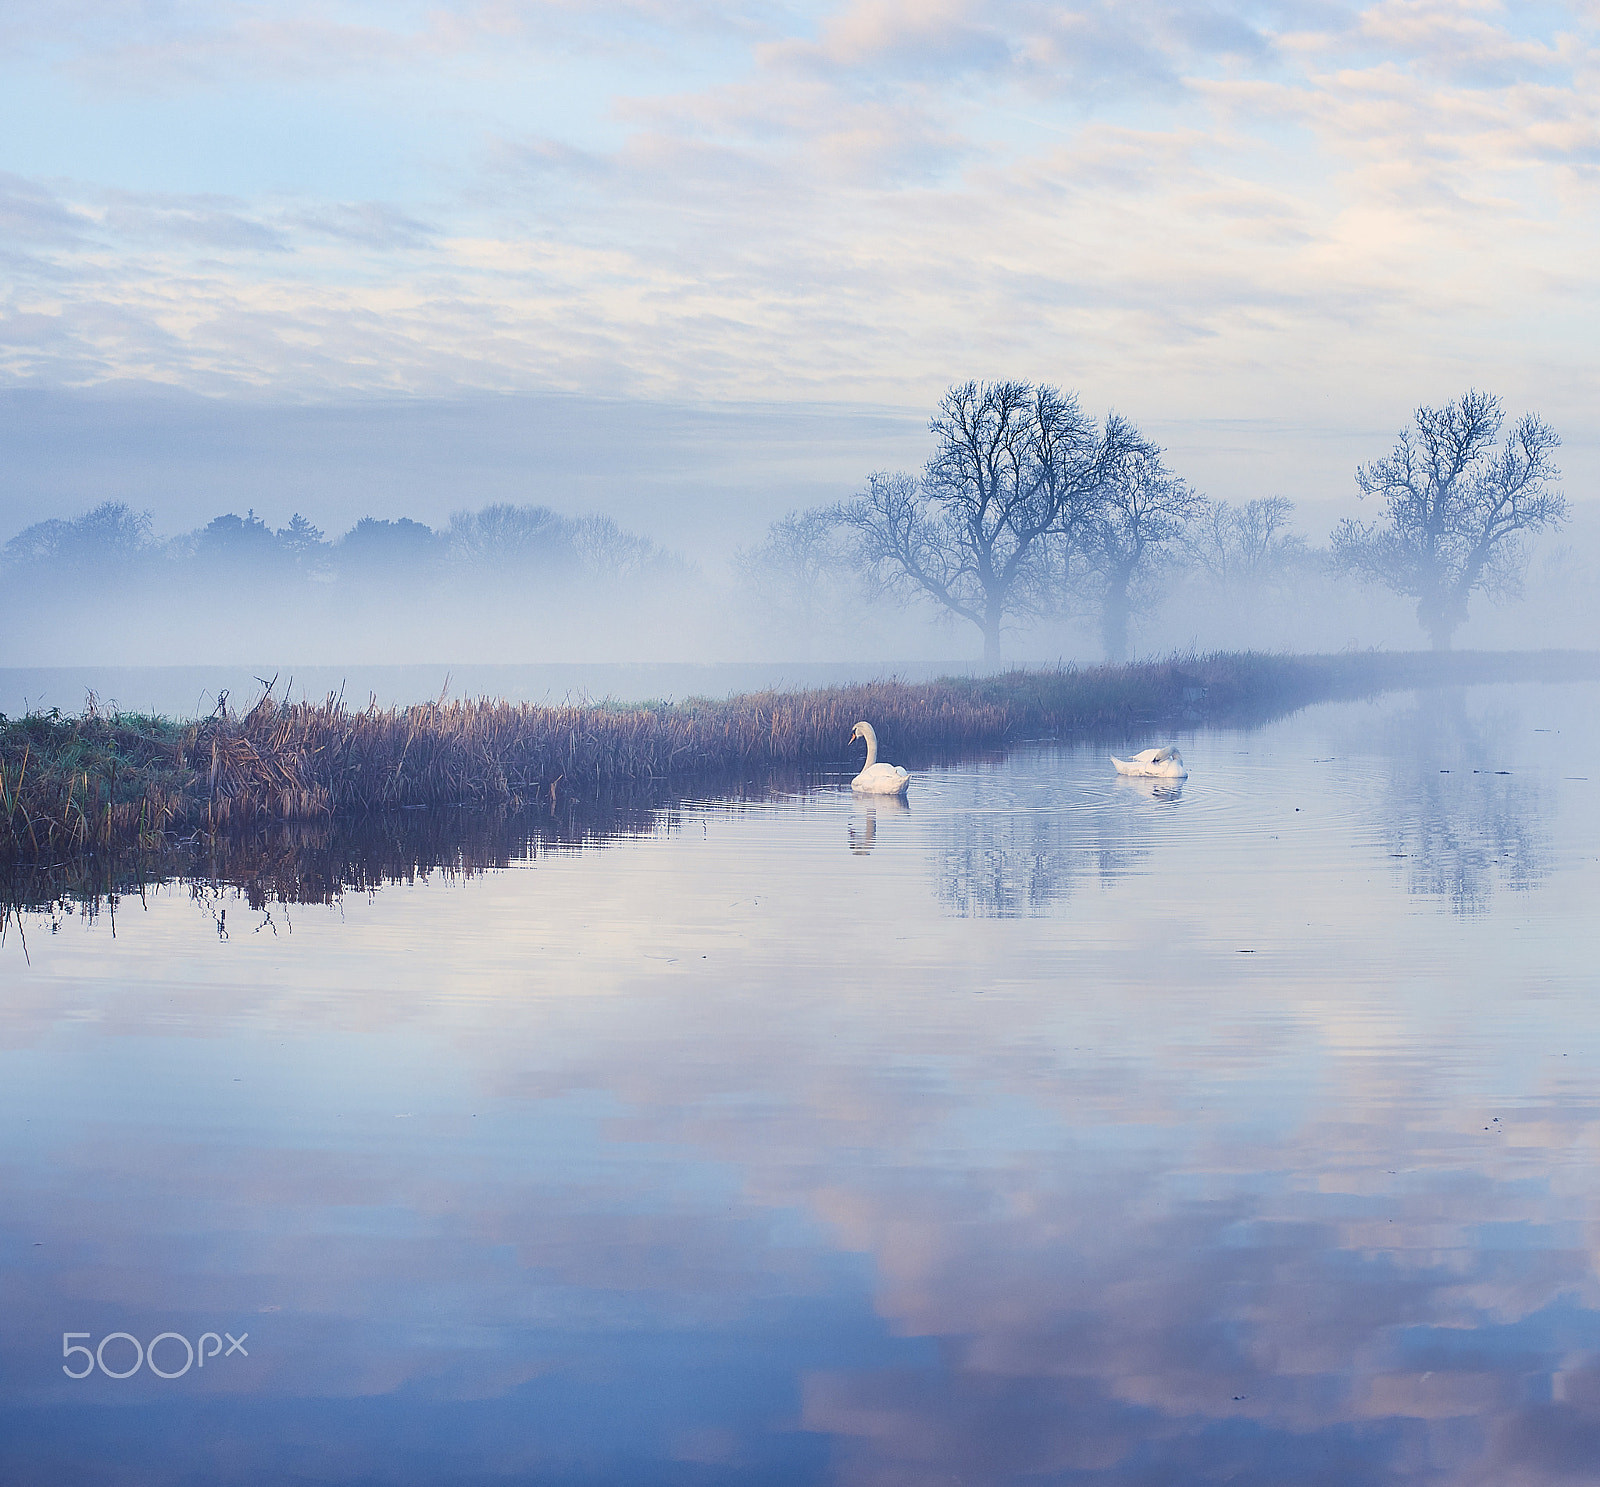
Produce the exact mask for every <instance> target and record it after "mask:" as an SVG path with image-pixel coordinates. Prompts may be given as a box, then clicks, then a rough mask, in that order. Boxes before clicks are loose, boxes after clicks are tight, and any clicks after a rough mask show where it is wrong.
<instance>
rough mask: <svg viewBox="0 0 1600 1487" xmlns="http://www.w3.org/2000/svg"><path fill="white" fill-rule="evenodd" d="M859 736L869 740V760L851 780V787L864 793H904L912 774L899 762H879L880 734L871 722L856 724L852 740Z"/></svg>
mask: <svg viewBox="0 0 1600 1487" xmlns="http://www.w3.org/2000/svg"><path fill="white" fill-rule="evenodd" d="M858 738H864V739H866V741H867V762H866V764H865V765H864V766H863V767H862V770H861V773H860V774H858V775H857V776H856V777H855V778H854V779H853V780H851V781H850V788H851V789H852V790H859V791H860V792H861V793H862V794H863V795H904V794H905V793H906V786H907V785H909V784H910V783H911V776H910V775H909V774H908V773H907V772H906V771H905V770H903V769H901V768H900V766H899V765H898V764H879V763H878V735H877V734H876V733H874V732H873V731H872V724H871V723H857V724H856V726H855V730H854V731H853V732H852V733H851V735H850V742H851V743H854V742H855V741H856V740H857V739H858Z"/></svg>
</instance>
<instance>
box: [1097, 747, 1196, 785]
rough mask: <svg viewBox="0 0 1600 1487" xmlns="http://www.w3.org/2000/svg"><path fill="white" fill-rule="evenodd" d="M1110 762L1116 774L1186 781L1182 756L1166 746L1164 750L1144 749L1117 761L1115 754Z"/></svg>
mask: <svg viewBox="0 0 1600 1487" xmlns="http://www.w3.org/2000/svg"><path fill="white" fill-rule="evenodd" d="M1111 762H1112V763H1113V764H1115V765H1116V766H1117V773H1118V774H1140V775H1159V776H1160V777H1161V778H1162V779H1166V780H1186V779H1188V778H1189V771H1188V770H1187V769H1185V768H1184V767H1183V755H1182V754H1180V753H1179V752H1178V751H1177V750H1176V749H1175V748H1173V747H1171V745H1168V746H1167V747H1166V748H1164V749H1146V750H1145V751H1144V753H1142V754H1135V755H1134V756H1133V758H1131V759H1119V758H1117V756H1116V755H1115V754H1113V755H1112V756H1111Z"/></svg>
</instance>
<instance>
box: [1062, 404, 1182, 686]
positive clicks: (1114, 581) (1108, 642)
mask: <svg viewBox="0 0 1600 1487" xmlns="http://www.w3.org/2000/svg"><path fill="white" fill-rule="evenodd" d="M1103 442H1104V443H1105V444H1106V445H1107V447H1108V448H1110V449H1112V450H1114V451H1115V453H1114V455H1113V456H1112V458H1111V459H1110V460H1109V461H1108V463H1107V465H1106V468H1105V470H1104V472H1103V475H1102V478H1101V480H1100V482H1099V484H1098V486H1097V489H1096V496H1097V499H1096V500H1095V502H1094V505H1093V506H1092V507H1091V508H1090V510H1089V511H1088V512H1086V513H1085V515H1084V517H1083V519H1082V521H1081V522H1080V523H1079V529H1078V533H1077V537H1076V540H1075V541H1073V542H1072V543H1071V548H1070V550H1069V551H1068V552H1067V554H1066V560H1065V563H1064V566H1065V567H1066V568H1067V570H1068V571H1069V572H1070V571H1071V568H1072V567H1073V566H1074V560H1075V559H1076V560H1077V562H1079V563H1081V565H1082V568H1083V569H1084V570H1085V571H1086V573H1087V574H1088V576H1089V579H1090V583H1091V585H1092V587H1093V589H1094V590H1095V592H1096V598H1097V600H1098V608H1099V611H1100V634H1101V638H1102V640H1103V641H1104V644H1105V652H1106V660H1108V661H1126V660H1127V659H1128V625H1129V621H1130V620H1131V619H1132V615H1133V606H1134V603H1135V599H1136V598H1138V597H1149V596H1150V595H1151V590H1152V588H1153V585H1154V581H1155V579H1156V577H1157V575H1158V573H1159V572H1160V570H1161V569H1162V568H1163V567H1164V566H1166V564H1167V563H1168V561H1169V560H1170V558H1171V554H1172V550H1173V548H1174V546H1175V544H1176V543H1177V542H1178V540H1179V539H1180V538H1181V537H1182V536H1183V533H1184V528H1185V526H1186V525H1187V523H1188V522H1189V521H1190V520H1191V519H1192V518H1194V517H1195V516H1196V515H1198V514H1199V513H1200V511H1201V510H1202V509H1203V507H1204V504H1205V503H1204V497H1202V496H1200V495H1199V494H1198V493H1197V492H1195V491H1193V490H1191V489H1190V487H1189V486H1188V484H1187V483H1186V482H1185V481H1183V480H1180V479H1179V478H1178V477H1177V476H1175V475H1174V474H1173V473H1172V472H1171V471H1170V470H1168V469H1167V467H1166V465H1165V464H1164V463H1163V462H1162V459H1161V451H1160V450H1159V449H1158V448H1157V447H1156V446H1155V445H1154V444H1152V443H1150V442H1149V440H1147V439H1144V438H1143V437H1141V436H1140V434H1139V432H1138V430H1137V429H1135V428H1134V427H1133V425H1132V424H1131V423H1129V422H1128V421H1127V420H1126V419H1124V418H1121V417H1119V416H1118V415H1117V414H1112V415H1111V416H1110V417H1109V418H1108V419H1107V420H1106V427H1105V434H1104V436H1103ZM1141 590H1143V594H1142V595H1141V593H1140V591H1141Z"/></svg>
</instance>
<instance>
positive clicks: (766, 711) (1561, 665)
mask: <svg viewBox="0 0 1600 1487" xmlns="http://www.w3.org/2000/svg"><path fill="white" fill-rule="evenodd" d="M1596 676H1600V654H1595V653H1589V652H1582V653H1555V652H1542V653H1538V654H1535V655H1529V654H1505V653H1471V652H1463V653H1457V654H1446V655H1442V656H1439V655H1433V654H1431V653H1420V654H1419V653H1406V654H1380V653H1368V654H1352V655H1339V656H1272V655H1263V654H1258V653H1244V654H1224V655H1212V656H1204V657H1186V658H1181V659H1171V660H1166V661H1154V662H1139V663H1135V664H1132V665H1126V666H1105V667H1093V668H1086V669H1082V670H1079V669H1069V670H1062V671H1049V672H1014V673H1011V674H1009V675H1003V676H996V677H986V678H981V679H954V680H944V681H938V682H929V683H925V684H920V685H914V686H913V685H905V684H901V683H898V682H880V683H875V684H872V685H869V686H859V687H839V688H826V689H819V690H815V691H804V692H793V693H770V692H769V693H756V694H751V695H748V696H742V697H733V698H729V699H727V700H725V701H707V700H691V701H687V702H682V703H675V704H661V705H654V706H618V705H612V704H604V703H602V704H595V705H585V706H571V707H534V706H528V705H519V706H513V705H511V704H509V703H504V702H494V701H489V700H486V699H485V700H479V701H468V702H453V703H428V704H423V705H420V706H416V707H409V708H399V709H389V710H380V709H378V708H376V707H370V708H367V709H365V710H360V711H354V710H351V709H348V708H346V707H344V706H343V705H342V704H341V703H340V702H339V701H337V700H336V699H329V700H328V701H326V702H324V703H320V704H310V703H296V704H285V703H280V702H278V701H276V700H274V699H273V698H272V697H270V696H267V697H263V698H262V700H261V701H259V702H258V703H257V704H256V705H255V706H254V707H252V708H251V709H250V710H249V711H248V712H245V713H242V714H239V713H219V714H217V715H214V716H212V717H209V718H206V719H203V720H201V721H199V722H194V723H176V722H173V721H171V720H167V719H162V718H155V717H148V716H142V715H132V714H118V713H110V714H108V713H104V712H102V711H100V710H98V709H97V708H95V707H94V706H93V705H92V704H91V706H90V707H89V708H88V710H86V711H85V712H84V713H83V714H82V715H81V716H78V717H65V716H62V715H60V714H58V713H49V714H35V715H31V716H29V717H25V718H20V719H0V860H10V861H12V862H42V861H47V860H52V859H55V858H58V857H61V856H63V855H67V854H81V853H86V852H89V853H116V852H121V851H125V850H134V849H141V848H142V849H146V850H159V849H162V848H164V847H169V846H172V845H174V844H176V843H179V842H182V841H190V842H193V841H196V840H199V839H201V838H214V837H216V836H218V835H219V834H226V833H229V832H233V831H237V830H240V829H251V828H260V827H265V826H271V825H276V824H282V823H294V822H317V821H327V820H330V819H339V818H344V817H348V816H357V815H366V814H374V813H382V812H387V811H399V810H412V809H420V808H425V807H445V806H449V807H465V808H467V809H470V810H513V811H514V810H518V809H522V808H526V807H528V806H531V805H534V804H540V805H543V804H544V803H546V802H549V803H550V805H551V806H552V807H554V805H555V804H556V803H557V802H558V801H560V800H563V799H568V800H570V799H574V798H576V799H579V800H586V799H592V798H595V797H599V796H602V795H605V796H610V797H617V796H625V795H627V794H628V793H629V792H630V791H637V792H640V793H645V792H654V791H658V790H659V789H660V788H661V787H662V786H663V785H664V784H665V785H670V786H672V787H674V788H684V789H692V788H705V789H712V790H714V789H717V788H721V787H725V786H727V785H729V784H731V783H735V782H738V781H742V780H744V779H747V778H749V777H751V776H752V775H754V774H758V773H761V772H765V771H769V770H773V769H783V770H794V769H801V770H825V769H832V770H842V769H843V768H844V767H845V766H846V765H847V764H848V763H849V762H850V759H851V757H852V756H850V755H849V753H848V751H847V748H846V745H845V740H846V739H847V738H848V737H849V734H850V729H851V725H852V724H853V723H854V722H855V721H856V720H857V719H858V718H866V719H869V720H870V721H871V722H872V723H874V724H875V725H876V727H877V730H878V734H879V737H880V740H881V741H882V745H883V750H884V753H885V755H886V756H887V757H888V758H890V759H892V760H894V761H895V762H897V763H904V764H906V765H908V766H910V767H912V768H916V767H917V766H919V765H925V764H926V763H928V762H930V761H932V760H934V759H937V758H949V757H952V756H956V755H959V754H962V753H965V752H971V751H975V750H981V749H986V748H994V747H1001V746H1004V745H1006V744H1008V743H1012V742H1015V741H1018V740H1021V739H1024V738H1029V737H1041V736H1055V737H1073V736H1101V737H1106V738H1115V739H1123V738H1127V737H1129V736H1130V735H1140V736H1139V738H1138V739H1137V742H1138V743H1139V745H1140V746H1142V745H1143V744H1145V743H1148V742H1161V741H1165V739H1166V737H1167V736H1168V735H1169V734H1171V733H1173V732H1174V731H1178V730H1182V729H1183V728H1185V727H1190V726H1194V725H1197V724H1200V723H1224V724H1226V723H1248V722H1256V721H1262V720H1265V719H1267V718H1270V717H1273V716H1279V715H1282V714H1284V713H1287V712H1291V711H1293V710H1295V709H1296V708H1299V707H1302V706H1305V705H1306V704H1308V703H1311V702H1317V701H1323V700H1327V699H1333V698H1348V697H1357V696H1363V695H1370V694H1373V693H1377V692H1382V691H1387V690H1394V689H1397V688H1407V687H1418V686H1437V685H1449V684H1466V683H1474V682H1490V681H1525V680H1533V679H1540V678H1542V679H1547V680H1557V679H1574V678H1580V677H1582V678H1593V677H1596Z"/></svg>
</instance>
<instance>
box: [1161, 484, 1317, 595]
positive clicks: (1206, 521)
mask: <svg viewBox="0 0 1600 1487" xmlns="http://www.w3.org/2000/svg"><path fill="white" fill-rule="evenodd" d="M1293 511H1294V502H1293V501H1289V500H1286V499H1285V498H1284V497H1282V496H1263V497H1261V498H1259V499H1258V500H1254V501H1246V502H1245V503H1244V505H1242V506H1235V505H1233V503H1232V502H1230V501H1211V500H1208V501H1205V502H1204V503H1203V505H1202V507H1201V509H1200V511H1199V512H1198V513H1197V514H1196V515H1195V516H1194V518H1193V519H1192V520H1191V521H1190V522H1189V524H1188V526H1187V527H1186V528H1185V529H1184V534H1183V550H1184V553H1185V555H1186V556H1187V557H1188V559H1189V561H1190V562H1191V563H1193V564H1194V566H1195V567H1196V568H1198V569H1199V570H1200V571H1201V572H1202V573H1203V574H1205V576H1206V577H1207V578H1208V579H1209V580H1210V581H1211V583H1212V584H1213V585H1214V586H1215V587H1216V588H1218V589H1221V590H1223V591H1225V592H1228V593H1237V592H1241V591H1248V590H1260V589H1263V588H1265V587H1267V586H1268V585H1270V584H1274V583H1277V582H1279V581H1281V580H1282V579H1284V578H1285V577H1286V576H1287V575H1288V574H1290V573H1291V572H1293V571H1294V570H1295V569H1296V568H1297V567H1299V566H1301V565H1302V564H1303V563H1304V562H1306V560H1307V559H1308V558H1309V556H1310V554H1309V550H1308V548H1307V546H1306V540H1305V538H1304V537H1301V536H1298V535H1297V534H1295V533H1292V532H1290V531H1288V526H1289V518H1290V515H1291V514H1292V513H1293Z"/></svg>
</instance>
